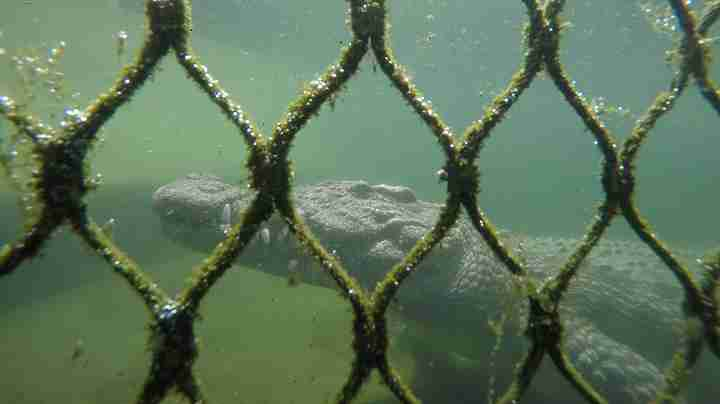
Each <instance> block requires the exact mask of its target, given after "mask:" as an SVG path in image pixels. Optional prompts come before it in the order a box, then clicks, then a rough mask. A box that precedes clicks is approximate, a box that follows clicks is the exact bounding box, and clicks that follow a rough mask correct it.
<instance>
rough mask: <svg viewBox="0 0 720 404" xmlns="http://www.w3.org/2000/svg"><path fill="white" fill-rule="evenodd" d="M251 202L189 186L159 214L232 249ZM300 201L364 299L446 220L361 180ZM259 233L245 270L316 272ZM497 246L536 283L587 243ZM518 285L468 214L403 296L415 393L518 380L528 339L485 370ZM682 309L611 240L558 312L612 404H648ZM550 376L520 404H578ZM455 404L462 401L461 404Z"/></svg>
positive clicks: (663, 276) (196, 237) (304, 188)
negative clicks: (231, 231) (510, 252)
mask: <svg viewBox="0 0 720 404" xmlns="http://www.w3.org/2000/svg"><path fill="white" fill-rule="evenodd" d="M251 197H252V192H251V191H250V190H247V189H245V188H244V187H241V186H238V185H232V184H227V183H225V182H224V181H223V180H222V179H221V178H220V177H217V176H214V175H211V174H189V175H187V176H185V177H183V178H180V179H178V180H176V181H174V182H171V183H169V184H167V185H164V186H161V187H160V188H158V189H157V190H156V192H155V193H154V195H153V209H154V211H155V213H156V214H157V216H158V217H159V218H160V223H161V225H162V229H163V233H164V234H165V235H167V236H168V237H169V238H170V239H172V240H174V241H176V242H178V243H180V244H182V245H183V246H186V247H188V248H192V249H195V250H199V251H204V252H207V251H210V250H211V249H212V248H213V247H214V246H215V245H217V243H219V242H220V241H221V240H222V239H223V238H224V234H225V230H227V228H228V226H230V225H232V224H234V223H235V222H236V221H237V220H239V217H240V214H241V212H242V211H243V209H244V208H245V207H246V206H247V205H248V203H249V201H250V200H251ZM292 197H293V200H294V203H295V206H296V208H297V209H298V212H299V214H300V216H301V217H302V218H303V220H304V222H305V223H306V224H307V226H308V228H309V229H310V230H311V231H312V233H313V234H314V235H315V236H316V237H317V238H318V239H319V240H320V241H321V242H322V243H323V245H324V246H325V247H326V248H327V250H328V251H331V252H332V254H334V255H335V256H336V257H337V258H338V259H339V260H340V261H341V262H342V263H343V265H344V266H345V267H346V268H348V270H349V273H350V274H351V275H352V276H353V277H355V278H356V279H357V280H358V281H359V283H360V284H361V285H362V286H363V287H364V288H366V289H368V290H372V288H374V286H375V284H376V283H377V282H378V281H380V280H381V279H382V278H383V277H384V275H385V273H386V272H387V271H388V270H389V269H390V268H391V267H392V266H393V265H394V264H397V263H398V262H400V261H401V260H402V258H403V256H404V255H405V254H406V253H407V252H408V251H409V250H410V249H411V248H412V246H413V245H414V244H415V242H416V241H417V240H418V239H420V238H421V237H422V236H423V235H424V234H426V233H427V232H428V231H429V230H430V229H431V226H432V225H433V223H434V222H435V220H436V219H437V217H438V215H439V212H440V209H441V205H439V204H436V203H431V202H426V201H421V200H418V199H417V198H416V196H415V193H414V192H413V191H412V190H411V189H410V188H408V187H404V186H397V185H386V184H377V185H371V184H368V183H367V182H365V181H350V180H343V181H325V182H322V183H319V184H313V185H299V186H295V187H294V188H293V194H292ZM264 226H265V227H263V228H262V230H261V231H259V232H258V234H257V236H256V237H255V239H254V240H253V241H252V242H251V243H250V245H249V246H248V247H247V248H246V249H245V250H244V251H243V253H242V254H241V255H240V256H239V257H238V264H240V265H243V266H248V267H253V268H257V269H259V270H261V271H263V272H266V273H270V274H273V275H277V276H289V275H291V274H292V273H294V272H296V271H298V268H312V266H313V263H312V261H311V259H310V258H308V257H307V256H306V255H305V254H304V253H303V252H302V251H301V249H300V248H298V246H297V245H296V243H295V242H294V239H293V236H292V235H291V234H290V233H289V232H288V229H287V225H286V224H285V222H284V221H283V220H281V218H279V217H278V215H277V214H275V215H274V216H273V217H272V218H271V219H270V220H269V221H267V222H266V223H265V224H264ZM501 235H502V238H503V240H506V242H508V243H510V244H511V246H512V247H514V248H513V249H514V250H515V252H516V253H518V255H519V256H521V258H522V261H523V263H524V265H525V267H526V268H527V270H528V273H529V275H530V276H532V277H534V278H535V279H537V280H538V281H539V282H542V281H543V280H546V279H548V278H549V277H550V276H551V275H552V274H553V273H555V272H556V271H557V270H558V267H559V264H560V263H561V262H562V258H563V257H566V256H567V255H569V254H570V253H571V252H572V251H573V249H574V247H575V246H576V245H577V244H578V240H576V239H572V238H562V237H549V236H540V237H538V236H527V235H517V234H512V233H510V232H501ZM304 273H306V275H305V276H303V277H302V278H301V280H302V281H304V282H307V283H310V284H314V285H320V286H324V287H333V285H332V283H331V282H329V280H328V278H329V277H327V276H325V275H324V274H323V273H322V272H321V271H315V270H312V269H310V270H306V271H304ZM513 285H517V282H513V277H512V276H510V275H509V273H508V270H507V269H506V268H505V267H504V266H503V265H502V264H501V263H500V262H499V261H498V260H497V259H496V258H495V257H494V255H493V254H492V252H491V251H490V250H489V248H488V247H487V246H486V244H485V243H484V242H483V241H482V239H481V237H480V235H479V234H478V232H477V231H476V230H475V229H474V228H473V227H472V225H471V223H470V221H469V220H468V219H467V217H466V216H464V215H461V217H460V218H459V219H458V222H457V223H456V225H455V226H454V227H453V228H452V229H451V230H450V232H449V234H448V236H447V237H446V238H445V239H443V241H442V242H441V243H440V244H439V245H438V246H437V247H436V248H435V249H434V250H433V251H432V252H431V253H430V254H429V256H428V257H427V258H426V259H425V260H424V261H423V262H422V263H421V264H420V265H419V267H418V268H417V272H416V273H414V274H413V275H412V276H411V277H410V278H408V280H407V281H406V282H405V283H404V284H403V285H402V286H401V288H400V292H399V293H398V299H397V302H396V303H397V306H398V307H399V308H400V309H399V310H398V311H399V313H400V315H401V316H403V317H405V318H407V319H408V321H409V323H410V324H417V326H416V327H415V328H414V330H415V331H411V332H409V333H408V335H412V334H413V332H414V333H415V334H416V338H414V339H413V338H411V337H408V340H412V341H413V342H412V343H411V345H412V346H415V347H418V346H421V347H422V349H419V348H418V349H417V350H416V353H417V355H418V357H422V358H423V359H422V360H421V361H419V362H421V365H418V367H423V366H424V369H418V370H417V371H416V373H417V376H416V377H415V380H413V382H412V384H413V388H416V389H417V390H418V391H419V392H420V395H421V397H423V396H425V397H428V396H431V397H434V398H438V399H433V400H431V401H432V402H435V401H437V402H449V401H450V400H454V401H453V402H460V401H461V402H476V401H473V400H469V399H468V398H467V397H477V402H480V401H482V402H486V401H485V400H487V394H488V391H489V390H486V391H485V394H481V392H482V391H483V390H482V388H481V384H482V383H481V382H480V381H481V380H482V379H481V378H482V377H493V375H492V372H496V373H502V374H504V375H505V377H506V379H504V380H505V382H506V381H507V380H509V377H511V375H512V372H513V370H512V367H509V366H508V365H507V364H512V363H516V362H517V360H518V359H519V358H520V357H521V355H522V354H523V353H524V352H526V351H527V343H526V342H525V341H524V339H522V338H515V339H512V338H510V339H511V340H512V341H514V342H511V343H510V348H508V349H503V352H505V351H507V352H508V353H504V354H501V356H498V357H495V358H494V360H493V362H494V363H496V364H498V365H497V366H498V367H500V366H508V367H506V368H505V369H503V370H501V369H495V370H491V369H489V366H488V357H487V356H484V355H494V354H495V353H493V350H492V349H491V348H492V347H493V346H494V345H495V343H496V338H497V337H498V332H497V330H496V332H492V329H493V328H492V327H489V326H488V324H490V325H492V324H497V322H495V323H493V321H492V320H493V319H495V320H497V319H498V318H499V315H500V314H501V313H510V314H512V316H514V318H515V321H517V323H516V324H522V323H523V321H526V318H527V317H526V316H527V309H526V301H525V300H524V299H522V295H520V296H518V295H517V292H516V293H515V296H514V297H513V293H512V290H513ZM681 307H682V295H681V289H680V287H679V285H678V283H677V281H676V280H675V279H674V278H673V276H672V274H671V273H670V271H668V270H667V268H666V267H664V266H663V264H662V263H661V261H660V260H659V259H658V258H657V257H656V256H655V255H654V254H653V253H652V252H651V251H650V250H649V249H648V248H647V247H646V246H644V245H643V244H641V243H640V242H637V241H625V240H605V239H604V240H602V241H601V242H600V243H599V244H598V245H597V246H596V248H595V249H594V250H593V251H592V253H591V254H590V256H589V257H588V259H587V260H586V263H585V264H584V265H583V267H582V268H581V270H580V271H579V274H578V276H577V277H576V278H575V279H574V280H573V282H572V285H571V287H570V288H569V290H568V292H567V295H566V296H565V298H564V300H563V302H562V303H561V310H562V318H563V319H564V321H565V323H564V330H565V335H564V345H563V346H564V350H565V351H566V352H567V353H568V355H569V357H570V358H571V360H572V362H573V364H574V365H575V367H576V368H577V369H578V371H580V372H581V374H583V376H584V377H586V378H587V380H588V381H589V382H590V383H591V384H592V385H593V386H595V387H596V388H597V389H598V391H600V392H601V393H602V394H604V395H605V396H606V397H607V398H608V399H609V401H610V402H618V403H646V402H649V401H650V400H651V398H653V397H654V394H655V393H656V391H657V389H658V388H660V387H661V386H662V385H663V373H662V370H661V369H659V366H664V365H666V364H667V363H668V361H669V359H670V357H669V355H668V352H671V351H672V349H668V347H675V346H676V345H677V341H676V339H677V338H676V337H677V335H676V334H677V329H678V325H679V324H682V319H683V313H682V310H681ZM501 328H502V326H501ZM506 328H507V327H506ZM519 328H520V327H519ZM501 331H502V330H501ZM429 335H445V336H448V335H452V336H454V337H455V339H454V340H453V341H459V340H461V339H462V340H464V341H470V343H469V344H465V345H464V344H461V343H454V342H453V345H452V346H453V348H452V349H448V348H447V347H445V346H443V343H433V342H429V341H430V340H429V338H430V337H429ZM458 336H460V338H457V337H458ZM432 341H434V340H432ZM448 341H449V340H445V344H447V343H449V342H448ZM467 345H470V346H471V348H467ZM548 363H549V361H548ZM501 364H502V365H501ZM544 370H545V371H544V372H540V373H539V375H538V376H537V377H536V380H535V381H534V382H533V384H532V387H531V390H530V391H529V392H528V395H529V396H531V397H532V398H527V397H526V398H525V399H524V400H523V401H524V402H545V400H551V401H552V402H555V403H562V402H578V400H579V396H578V394H577V392H575V391H572V390H571V388H570V387H569V385H568V383H566V382H564V381H559V380H558V378H560V376H559V375H557V373H558V372H557V371H554V370H549V369H544ZM548 374H550V376H548ZM548 378H549V379H548ZM500 379H502V377H501V378H500ZM500 379H497V380H500ZM545 379H548V380H550V381H541V380H545ZM486 380H487V379H486ZM498 383H500V382H498ZM501 384H502V383H501ZM549 386H552V387H549ZM558 386H561V387H558ZM487 389H492V387H487ZM439 397H442V398H441V399H440V398H439ZM458 397H464V398H463V400H460V401H458ZM525 400H528V401H525Z"/></svg>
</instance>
